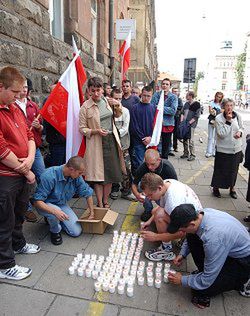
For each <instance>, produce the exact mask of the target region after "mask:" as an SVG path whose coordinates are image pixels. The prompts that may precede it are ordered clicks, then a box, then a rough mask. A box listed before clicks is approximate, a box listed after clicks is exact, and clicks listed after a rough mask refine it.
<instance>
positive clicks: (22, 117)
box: [0, 67, 250, 308]
mask: <svg viewBox="0 0 250 316" xmlns="http://www.w3.org/2000/svg"><path fill="white" fill-rule="evenodd" d="M29 86H31V83H30V82H29V81H27V79H26V78H24V77H23V76H22V74H21V73H20V72H19V71H18V70H17V69H16V68H14V67H4V68H2V69H1V70H0V212H1V213H0V279H1V278H2V279H4V278H6V279H13V280H21V279H24V278H26V277H28V276H29V275H30V274H31V273H32V270H31V269H30V268H26V267H21V266H19V265H17V264H16V262H15V254H20V253H24V254H35V253H37V252H39V251H40V247H39V246H37V245H34V244H29V243H27V242H26V240H25V237H24V235H23V232H22V226H23V222H24V216H25V217H26V219H27V220H30V221H34V220H35V217H36V215H35V213H34V212H32V205H33V207H34V208H35V209H36V211H37V212H38V213H39V214H40V215H42V216H43V217H44V219H45V221H46V222H47V224H48V225H49V231H50V238H51V242H52V244H54V245H60V244H62V242H63V239H62V234H61V231H62V230H63V231H65V233H66V234H67V235H69V236H72V237H77V236H79V235H80V234H81V233H82V228H81V225H80V224H79V223H78V218H77V216H76V214H75V213H74V211H73V210H72V208H71V207H70V206H69V205H68V203H67V202H68V201H69V200H70V199H72V197H73V196H78V197H84V198H85V199H86V202H87V205H88V210H89V214H88V218H89V219H94V217H95V214H94V202H93V193H94V192H95V196H96V201H97V202H96V205H97V207H105V208H109V207H110V205H109V198H110V197H111V198H112V199H117V198H118V197H119V195H120V194H121V197H122V198H125V199H129V200H138V201H140V202H142V203H143V206H144V212H143V214H142V215H141V218H142V221H143V224H142V227H141V232H140V233H141V235H142V237H143V238H144V239H145V240H147V241H152V242H153V241H158V242H160V243H161V244H160V247H158V248H153V249H149V250H147V251H146V252H145V256H146V257H147V258H148V259H149V260H152V261H160V260H171V261H173V263H174V264H176V265H177V266H178V265H180V264H181V262H182V261H183V259H184V258H186V257H187V255H188V254H189V253H191V254H192V256H193V258H194V262H195V264H196V266H197V268H198V270H197V271H195V272H194V273H192V274H190V275H182V274H181V273H179V272H178V273H175V274H173V273H172V274H171V273H170V275H169V281H170V282H171V283H173V284H177V285H183V286H189V287H190V288H191V289H192V294H193V296H192V302H193V303H194V304H195V305H196V306H198V307H200V308H205V307H208V306H209V304H210V297H212V296H214V295H217V294H219V293H222V292H223V291H229V290H238V291H240V293H241V294H242V295H244V296H248V297H250V279H249V277H250V236H249V233H248V231H247V229H246V228H245V227H244V226H243V225H242V224H241V223H240V222H239V221H238V220H236V219H235V218H234V217H232V216H230V215H228V214H226V213H224V212H221V211H218V210H214V209H209V208H203V207H202V204H201V202H200V200H199V198H198V196H197V195H196V193H195V192H194V191H193V190H192V189H191V188H190V187H189V186H188V185H186V184H184V183H181V182H180V181H178V178H177V174H176V171H175V169H174V167H173V165H172V164H171V162H170V161H169V160H168V156H169V155H170V153H171V148H172V147H173V149H174V151H175V152H177V151H178V141H177V139H178V137H179V136H178V128H179V126H180V125H181V124H182V123H183V122H185V124H186V125H185V126H186V127H187V128H188V130H189V133H188V134H189V136H188V137H187V138H184V139H183V155H182V156H181V157H180V158H182V159H187V161H193V160H195V159H196V154H195V142H194V132H195V128H196V127H197V123H198V119H199V116H200V111H201V105H200V103H199V102H198V101H196V100H195V95H194V93H193V92H192V91H189V92H188V93H187V95H186V103H185V104H184V105H182V101H181V99H180V97H179V92H178V89H177V88H176V87H173V88H172V92H171V91H170V90H171V81H170V80H169V79H168V78H165V79H163V80H162V82H161V90H162V92H155V93H154V91H153V88H152V87H151V86H150V85H148V86H145V87H144V88H143V89H142V91H140V90H139V88H137V87H134V88H133V87H132V83H131V81H130V80H123V81H122V87H121V88H119V87H111V86H110V85H109V84H105V83H103V81H102V80H101V78H99V77H92V78H90V79H89V80H88V83H87V93H86V95H85V102H84V103H83V104H82V106H81V109H80V114H79V131H80V132H81V133H82V135H83V136H84V137H85V140H86V152H85V154H84V157H79V156H74V157H71V158H70V159H69V160H68V161H65V150H66V141H65V138H64V137H63V136H62V135H61V134H60V133H58V132H57V131H56V130H55V129H54V127H53V126H51V125H50V124H49V123H48V122H45V121H42V118H40V116H39V107H38V105H36V104H35V103H34V102H32V101H31V99H30V90H31V88H30V87H29ZM52 88H53V87H52ZM161 93H163V95H164V111H163V123H162V130H161V142H160V144H159V147H158V150H157V149H155V148H148V147H149V146H148V145H149V144H150V142H151V138H152V134H153V130H154V119H155V114H156V111H157V105H158V102H159V99H160V94H161ZM209 113H210V115H209V126H210V125H211V126H210V127H209V128H210V133H209V144H208V149H207V154H206V157H210V156H211V155H214V156H215V164H214V173H213V177H212V183H211V185H212V187H213V194H214V195H215V196H216V197H221V195H220V191H219V188H229V189H230V195H231V197H232V198H237V194H236V191H235V181H236V177H237V173H238V168H239V163H240V162H241V161H242V159H243V156H242V130H243V125H242V119H241V117H240V115H239V114H237V113H236V112H235V111H234V110H233V101H232V100H231V99H223V94H222V93H220V92H218V93H217V94H216V96H215V100H214V102H213V103H212V104H211V106H210V108H209ZM43 135H45V137H46V140H47V142H48V143H49V149H50V152H49V154H48V155H47V157H45V160H44V158H43V156H42V154H41V151H40V147H41V144H42V136H43ZM215 140H216V147H215ZM247 150H248V161H246V163H245V166H246V167H247V168H248V169H250V167H249V156H250V155H249V147H248V148H247ZM83 176H84V177H83ZM249 191H250V189H249ZM249 195H250V194H249V192H248V197H247V198H248V200H249V199H250V198H249ZM152 201H154V202H155V203H156V206H155V204H153V203H152ZM245 220H246V221H248V218H246V219H245ZM153 222H154V223H155V226H156V232H153V231H151V230H150V227H151V224H152V223H153ZM179 239H183V240H184V242H183V244H182V247H181V251H180V254H179V255H178V256H176V255H175V254H174V252H173V247H172V241H173V240H179Z"/></svg>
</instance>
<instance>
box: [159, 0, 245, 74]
mask: <svg viewBox="0 0 250 316" xmlns="http://www.w3.org/2000/svg"><path fill="white" fill-rule="evenodd" d="M155 6H156V36H157V38H156V43H157V50H158V63H159V70H160V71H161V72H164V71H167V72H170V73H171V74H173V75H175V76H177V77H178V78H180V79H182V77H183V67H184V59H185V58H197V71H202V70H203V69H204V68H205V65H206V64H207V62H208V61H209V60H210V59H211V58H212V56H215V55H216V53H217V52H218V50H219V47H220V44H221V42H222V41H223V40H231V41H232V42H233V51H234V52H235V53H237V54H238V53H242V52H243V50H244V45H245V42H246V33H248V32H250V1H249V0H236V1H234V0H231V1H230V0H174V1H171V0H155Z"/></svg>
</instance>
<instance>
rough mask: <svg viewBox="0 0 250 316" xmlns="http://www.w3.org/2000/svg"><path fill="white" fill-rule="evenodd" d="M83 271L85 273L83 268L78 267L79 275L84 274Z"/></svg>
mask: <svg viewBox="0 0 250 316" xmlns="http://www.w3.org/2000/svg"><path fill="white" fill-rule="evenodd" d="M83 273H84V270H83V268H78V269H77V275H78V276H83Z"/></svg>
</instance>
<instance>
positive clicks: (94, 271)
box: [92, 270, 98, 280]
mask: <svg viewBox="0 0 250 316" xmlns="http://www.w3.org/2000/svg"><path fill="white" fill-rule="evenodd" d="M97 277H98V271H97V270H93V271H92V278H93V279H94V280H96V279H97Z"/></svg>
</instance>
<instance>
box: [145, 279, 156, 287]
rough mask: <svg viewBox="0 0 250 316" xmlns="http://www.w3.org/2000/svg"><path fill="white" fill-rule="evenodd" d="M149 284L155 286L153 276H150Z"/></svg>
mask: <svg viewBox="0 0 250 316" xmlns="http://www.w3.org/2000/svg"><path fill="white" fill-rule="evenodd" d="M147 285H148V286H153V285H154V279H153V278H148V279H147Z"/></svg>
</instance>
